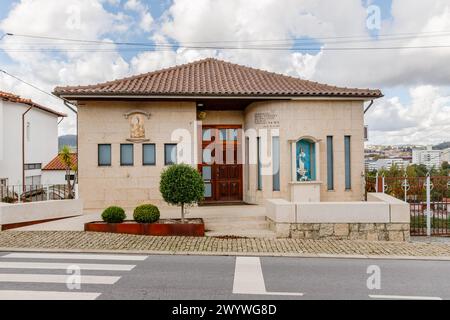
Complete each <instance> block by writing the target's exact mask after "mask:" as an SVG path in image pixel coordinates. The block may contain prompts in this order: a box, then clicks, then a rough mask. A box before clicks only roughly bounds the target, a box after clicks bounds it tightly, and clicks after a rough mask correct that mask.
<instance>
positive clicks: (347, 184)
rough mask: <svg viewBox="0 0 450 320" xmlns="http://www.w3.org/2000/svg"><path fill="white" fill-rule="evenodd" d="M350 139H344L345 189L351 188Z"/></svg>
mask: <svg viewBox="0 0 450 320" xmlns="http://www.w3.org/2000/svg"><path fill="white" fill-rule="evenodd" d="M350 147H351V139H350V136H345V137H344V152H345V189H346V190H350V189H351V188H352V178H351V177H352V173H351V154H350V153H351V148H350Z"/></svg>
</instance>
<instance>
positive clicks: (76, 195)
mask: <svg viewBox="0 0 450 320" xmlns="http://www.w3.org/2000/svg"><path fill="white" fill-rule="evenodd" d="M74 189H75V190H74V191H75V199H78V196H79V195H78V183H76V184H75V186H74Z"/></svg>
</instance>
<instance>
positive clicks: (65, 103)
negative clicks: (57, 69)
mask: <svg viewBox="0 0 450 320" xmlns="http://www.w3.org/2000/svg"><path fill="white" fill-rule="evenodd" d="M0 72H1V73H4V74H6V75H7V76H9V77H11V78H13V79H16V80H17V81H20V82H22V83H24V84H26V85H28V86H30V87H32V88H33V89H35V90H37V91H40V92H42V93H43V94H46V95H48V96H50V97H52V98H57V99H60V100H62V101H64V105H65V106H66V107H67V108H69V109H70V110H71V111H72V112H74V113H75V114H77V111H76V110H75V109H74V108H72V107H71V106H69V105H68V104H71V105H74V104H73V103H72V102H70V101H69V100H67V99H64V98H61V97H58V96H56V95H54V94H53V93H50V92H47V91H45V90H43V89H41V88H39V87H37V86H35V85H34V84H31V83H29V82H27V81H25V80H22V79H20V78H19V77H16V76H14V75H12V74H10V73H9V72H6V71H5V70H3V69H0Z"/></svg>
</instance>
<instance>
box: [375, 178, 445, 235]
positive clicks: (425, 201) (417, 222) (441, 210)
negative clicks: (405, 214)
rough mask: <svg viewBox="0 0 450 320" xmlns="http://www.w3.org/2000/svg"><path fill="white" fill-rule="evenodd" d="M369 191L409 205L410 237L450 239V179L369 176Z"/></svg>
mask: <svg viewBox="0 0 450 320" xmlns="http://www.w3.org/2000/svg"><path fill="white" fill-rule="evenodd" d="M367 192H381V193H386V194H389V195H391V196H393V197H396V198H398V199H400V200H403V201H406V202H408V203H409V205H410V214H411V235H417V236H424V235H429V236H430V235H439V236H450V177H448V176H427V177H408V176H403V177H385V176H382V175H380V176H378V175H377V176H376V177H367V178H366V194H367Z"/></svg>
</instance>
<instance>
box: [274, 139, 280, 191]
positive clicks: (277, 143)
mask: <svg viewBox="0 0 450 320" xmlns="http://www.w3.org/2000/svg"><path fill="white" fill-rule="evenodd" d="M272 168H273V173H272V189H273V191H280V137H272Z"/></svg>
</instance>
